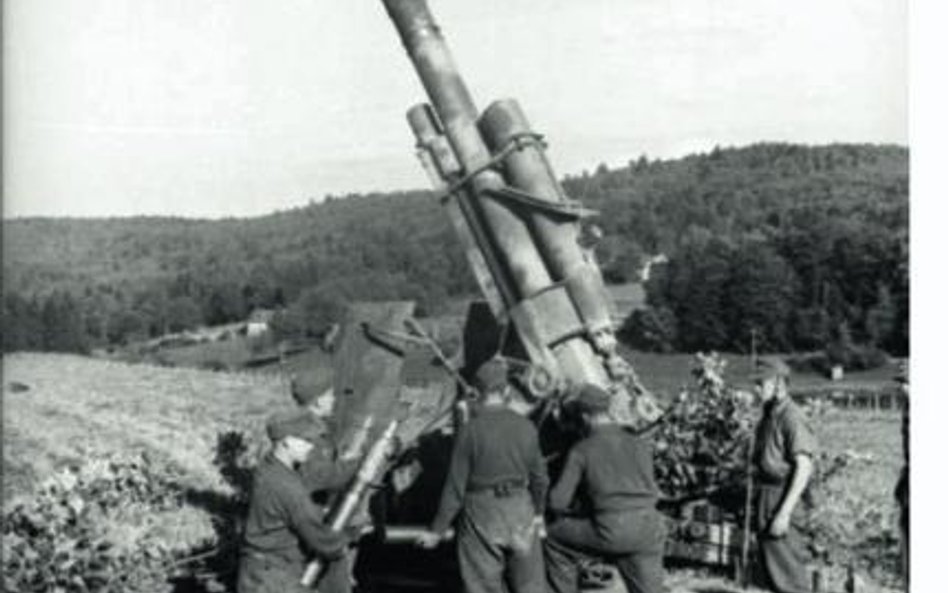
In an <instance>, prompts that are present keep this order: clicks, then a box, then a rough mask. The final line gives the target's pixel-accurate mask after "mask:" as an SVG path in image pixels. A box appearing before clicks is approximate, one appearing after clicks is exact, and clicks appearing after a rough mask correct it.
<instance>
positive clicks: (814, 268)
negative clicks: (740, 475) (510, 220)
mask: <svg viewBox="0 0 948 593" xmlns="http://www.w3.org/2000/svg"><path fill="white" fill-rule="evenodd" d="M907 163H908V151H907V150H906V149H904V148H900V147H894V146H869V145H858V146H857V145H830V146H821V147H808V146H798V145H786V144H759V145H753V146H749V147H744V148H726V149H715V150H714V151H712V152H710V153H708V154H702V155H692V156H689V157H685V158H683V159H676V160H668V161H661V160H649V159H648V158H647V157H645V156H643V157H640V158H639V159H636V160H633V161H630V162H629V163H628V164H627V166H624V167H621V168H614V169H610V168H609V167H607V166H605V165H601V166H600V167H599V168H598V169H597V170H595V171H593V172H585V173H583V174H582V175H579V176H573V177H567V178H566V179H565V180H564V187H565V188H566V190H567V192H568V193H569V194H570V195H571V196H572V197H574V198H577V199H581V200H582V201H583V202H584V203H586V204H587V205H588V206H590V207H592V208H595V209H597V210H599V211H600V213H601V216H600V217H599V219H598V220H597V221H596V223H597V224H598V225H599V226H600V227H601V228H602V230H603V233H604V236H603V238H602V240H601V241H600V242H599V244H598V245H597V247H596V251H597V255H598V257H599V260H600V262H601V265H602V268H603V272H604V275H605V276H606V278H607V280H608V281H610V282H627V281H633V280H635V279H636V274H637V273H638V270H639V269H640V267H641V264H642V262H643V261H644V258H645V257H646V256H647V255H654V254H658V253H663V254H666V255H667V256H668V257H669V259H670V262H669V264H668V265H667V266H664V267H663V268H664V269H662V268H659V269H656V273H655V274H654V276H653V278H652V280H651V281H650V282H649V283H648V285H647V289H648V296H649V309H648V310H647V311H645V312H640V313H638V314H637V317H636V319H634V320H633V319H630V320H629V322H628V323H626V325H625V327H624V331H623V336H625V338H626V339H627V340H629V341H631V342H633V343H634V344H636V345H639V346H641V347H649V348H657V349H672V350H686V351H689V350H694V349H699V348H708V347H715V348H721V349H731V350H742V349H746V348H747V344H748V340H749V339H750V338H749V335H748V334H749V332H750V331H751V330H752V329H753V330H754V331H755V332H758V337H759V340H760V342H759V344H758V345H759V346H760V347H761V348H764V349H808V348H813V347H818V346H821V345H822V344H824V342H825V341H826V340H827V339H828V338H827V336H831V338H830V339H832V336H839V335H843V336H844V337H846V336H848V338H847V339H850V340H851V341H853V342H855V343H867V344H868V343H872V344H876V345H878V346H879V347H881V348H885V349H887V350H889V351H892V352H900V351H902V350H904V349H907V343H908V336H907V333H908V330H907V316H908V298H907V295H908V265H907V264H908V249H907V237H908V228H907V227H908V222H907V221H908V199H907V196H908V165H907ZM3 231H4V252H5V254H4V269H3V272H4V296H3V348H4V351H6V352H9V351H13V350H23V349H30V350H67V351H84V350H88V349H89V348H92V347H96V346H105V345H117V344H123V343H126V342H129V341H133V340H138V339H142V338H147V337H154V336H158V335H162V334H164V333H167V332H169V331H179V330H182V329H187V328H192V327H196V326H199V325H215V324H220V323H227V322H233V321H238V320H242V319H245V318H246V317H247V315H249V313H250V312H251V311H252V310H253V309H255V308H267V309H278V310H280V311H281V312H282V313H281V314H280V315H279V316H278V318H277V320H276V323H277V326H278V327H279V328H280V331H282V332H284V333H285V334H287V335H306V334H309V335H315V334H318V333H319V332H321V331H322V330H323V328H324V327H325V325H326V323H327V322H328V321H329V320H331V319H333V318H334V317H335V316H336V315H337V314H338V311H339V310H340V308H341V307H342V306H344V305H345V304H346V303H348V302H351V301H352V300H355V299H363V300H380V299H412V300H415V301H417V302H418V303H419V305H420V309H421V311H422V313H423V314H425V313H427V314H433V315H434V314H438V313H440V312H442V311H443V310H444V308H445V306H447V304H449V303H451V302H452V301H453V300H457V299H459V298H467V297H470V296H473V295H475V294H476V288H475V285H474V283H473V280H472V278H471V274H470V272H469V270H468V268H467V264H466V261H465V259H464V255H463V252H462V250H461V248H460V246H459V244H458V241H457V240H456V239H455V237H454V234H453V231H452V230H451V229H450V227H449V225H448V221H447V217H446V216H445V215H444V213H443V212H441V209H440V207H439V205H438V203H437V201H436V199H435V197H434V195H433V194H432V193H431V192H426V191H413V192H393V193H387V194H370V195H348V196H329V197H327V199H325V200H323V201H322V202H319V203H316V202H314V201H311V202H310V203H309V204H307V205H305V206H302V207H299V208H294V209H291V210H286V211H282V212H276V213H274V214H271V215H268V216H263V217H257V218H249V219H224V220H193V219H180V218H155V217H136V218H123V219H94V220H88V219H86V220H82V219H48V218H33V219H17V220H10V221H4V223H3ZM699 297H701V298H699Z"/></svg>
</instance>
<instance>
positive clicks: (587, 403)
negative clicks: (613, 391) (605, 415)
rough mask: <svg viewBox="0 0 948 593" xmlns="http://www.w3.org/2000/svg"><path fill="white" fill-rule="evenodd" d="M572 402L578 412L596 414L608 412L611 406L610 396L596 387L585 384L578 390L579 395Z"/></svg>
mask: <svg viewBox="0 0 948 593" xmlns="http://www.w3.org/2000/svg"><path fill="white" fill-rule="evenodd" d="M573 402H574V405H575V406H576V408H577V409H578V410H579V411H580V412H586V413H588V414H597V413H600V412H608V411H609V408H610V406H611V405H612V395H610V394H609V392H608V391H606V390H605V389H603V388H602V387H599V386H598V385H594V384H592V383H586V384H585V385H583V386H582V387H580V388H579V393H577V394H576V397H575V399H573Z"/></svg>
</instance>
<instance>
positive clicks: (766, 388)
mask: <svg viewBox="0 0 948 593" xmlns="http://www.w3.org/2000/svg"><path fill="white" fill-rule="evenodd" d="M754 380H755V387H756V392H757V395H758V396H759V397H760V398H761V400H762V401H763V407H764V411H763V416H762V417H761V419H760V423H759V424H758V425H757V433H756V440H755V446H754V452H753V463H754V470H755V472H756V474H757V484H758V492H757V500H756V502H757V513H756V520H755V530H756V532H757V547H758V552H759V555H760V559H761V566H762V567H763V569H764V570H763V572H764V575H763V576H764V577H765V580H766V583H765V584H766V586H767V587H769V588H770V589H771V590H773V591H778V592H780V593H802V592H804V591H810V579H809V578H808V576H809V575H808V573H807V570H806V564H805V563H806V555H805V550H804V546H803V542H802V536H801V534H800V533H799V531H798V530H797V528H796V527H795V526H794V524H793V517H794V511H795V510H797V508H798V507H799V504H798V503H799V502H800V499H801V497H802V496H803V494H804V492H805V491H806V488H807V484H808V483H809V480H810V476H811V474H812V473H813V460H814V458H815V456H816V454H817V442H816V437H815V436H814V435H813V432H812V431H811V430H810V427H809V426H808V425H807V423H806V419H805V418H804V416H803V412H801V411H800V409H799V408H798V407H797V406H796V404H795V403H794V402H793V401H792V400H791V399H790V394H789V383H790V368H789V367H788V366H787V365H786V363H784V362H783V361H782V360H780V359H779V358H776V357H767V358H763V359H761V360H760V362H759V365H758V369H757V372H756V374H755V376H754Z"/></svg>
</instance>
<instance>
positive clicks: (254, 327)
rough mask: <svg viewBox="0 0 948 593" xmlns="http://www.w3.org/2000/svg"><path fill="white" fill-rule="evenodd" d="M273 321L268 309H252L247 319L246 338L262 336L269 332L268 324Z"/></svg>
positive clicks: (271, 313) (271, 312)
mask: <svg viewBox="0 0 948 593" xmlns="http://www.w3.org/2000/svg"><path fill="white" fill-rule="evenodd" d="M271 321H273V311H270V310H268V309H254V310H253V312H251V313H250V317H248V318H247V337H248V338H254V337H257V336H262V335H264V334H266V333H267V332H268V331H270V322H271Z"/></svg>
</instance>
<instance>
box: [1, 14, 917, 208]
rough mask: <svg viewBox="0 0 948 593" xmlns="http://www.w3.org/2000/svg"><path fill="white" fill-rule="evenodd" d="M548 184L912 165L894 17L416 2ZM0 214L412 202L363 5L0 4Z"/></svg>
mask: <svg viewBox="0 0 948 593" xmlns="http://www.w3.org/2000/svg"><path fill="white" fill-rule="evenodd" d="M429 2H430V5H431V8H432V11H433V12H434V14H435V17H436V19H437V20H438V22H439V23H440V24H441V27H442V30H443V31H444V33H445V35H446V37H447V40H448V43H449V45H450V46H451V48H452V50H453V51H454V54H455V58H456V60H457V62H458V65H459V67H460V69H461V72H462V75H463V76H464V77H465V78H466V80H467V82H468V84H469V86H470V88H471V90H472V92H473V95H474V98H475V100H476V101H477V102H478V105H479V106H480V107H484V106H486V104H487V103H488V102H489V101H490V100H492V99H495V98H498V97H505V96H512V97H516V98H517V99H518V100H519V101H520V102H521V104H522V105H523V107H524V109H525V111H526V113H527V115H528V117H529V118H530V120H531V122H532V123H533V125H534V127H535V128H536V129H537V130H538V131H541V132H543V133H544V134H546V136H547V139H548V140H549V142H550V155H551V158H552V160H553V163H554V166H555V168H556V170H557V172H558V173H559V174H561V175H562V174H567V173H578V172H580V171H582V170H583V169H593V168H594V167H595V166H596V165H597V164H598V163H600V162H606V163H607V164H610V165H622V164H625V163H626V162H628V161H629V160H630V159H634V158H637V157H638V156H639V155H641V154H643V153H644V154H648V155H649V156H650V157H675V156H681V155H684V154H687V153H689V152H695V151H704V150H708V149H710V148H712V147H713V146H714V145H716V144H718V145H721V146H738V145H745V144H748V143H751V142H756V141H762V140H773V141H789V142H804V143H816V144H822V143H828V142H874V143H875V142H885V143H899V144H906V143H907V114H906V109H907V107H906V99H907V91H906V77H907V75H906V68H907V56H906V53H907V52H906V50H907V47H906V43H907V36H906V14H905V11H906V4H907V3H906V2H905V1H904V0H793V1H790V0H583V1H581V2H580V1H577V0H478V1H476V2H475V1H468V0H464V1H462V0H429ZM4 8H5V14H4V29H5V30H4V100H5V101H4V102H5V113H4V147H3V148H4V159H5V162H4V165H5V172H4V194H5V202H4V214H5V216H27V215H70V216H110V215H131V214H168V215H182V216H211V217H219V216H244V215H257V214H264V213H268V212H272V211H274V210H277V209H282V208H287V207H291V206H297V205H300V204H304V203H306V202H307V201H308V200H309V199H315V200H319V199H322V198H323V196H325V195H326V194H330V193H331V194H341V193H347V192H367V191H373V190H381V191H387V190H394V189H404V188H421V187H427V180H426V178H425V176H424V174H423V172H422V171H421V169H420V167H419V166H418V164H417V162H416V160H415V157H414V154H413V148H412V145H413V140H412V138H411V135H410V132H409V130H408V128H407V126H406V124H405V120H404V112H405V110H406V109H407V108H408V107H409V106H410V105H412V104H414V103H417V102H419V101H420V100H423V95H422V89H421V86H420V84H419V83H418V81H417V78H416V77H415V74H414V71H413V70H412V68H411V65H410V63H409V61H408V59H407V57H406V56H405V55H404V52H403V50H402V47H401V44H400V42H399V41H398V39H397V37H396V35H395V31H394V29H393V28H392V26H391V24H390V23H389V21H388V19H387V16H386V14H385V11H384V9H383V7H382V5H381V2H379V1H377V0H346V1H342V0H270V1H263V0H83V1H82V2H79V1H69V0H7V1H6V2H5V3H4Z"/></svg>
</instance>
